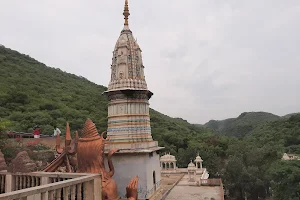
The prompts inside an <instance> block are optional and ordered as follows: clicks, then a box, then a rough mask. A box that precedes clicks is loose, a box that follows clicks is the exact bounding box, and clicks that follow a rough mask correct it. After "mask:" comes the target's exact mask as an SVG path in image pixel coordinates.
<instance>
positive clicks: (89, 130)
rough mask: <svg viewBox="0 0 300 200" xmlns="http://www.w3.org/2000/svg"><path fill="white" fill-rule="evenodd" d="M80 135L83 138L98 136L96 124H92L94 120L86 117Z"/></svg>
mask: <svg viewBox="0 0 300 200" xmlns="http://www.w3.org/2000/svg"><path fill="white" fill-rule="evenodd" d="M82 137H83V138H95V137H99V134H98V131H97V128H96V125H95V124H94V122H93V121H92V120H90V119H87V120H86V122H85V124H84V127H83V130H82Z"/></svg>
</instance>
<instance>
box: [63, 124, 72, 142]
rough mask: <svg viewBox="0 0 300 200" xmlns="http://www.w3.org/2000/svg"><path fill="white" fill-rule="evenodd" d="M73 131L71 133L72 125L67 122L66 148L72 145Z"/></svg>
mask: <svg viewBox="0 0 300 200" xmlns="http://www.w3.org/2000/svg"><path fill="white" fill-rule="evenodd" d="M71 140H72V138H71V131H70V125H69V122H67V125H66V139H65V147H67V146H69V145H70V144H71Z"/></svg>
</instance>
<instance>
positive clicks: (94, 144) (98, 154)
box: [44, 119, 138, 200]
mask: <svg viewBox="0 0 300 200" xmlns="http://www.w3.org/2000/svg"><path fill="white" fill-rule="evenodd" d="M103 135H104V133H102V134H101V136H100V135H99V134H98V131H97V129H96V126H95V124H94V123H93V122H92V121H91V120H90V119H88V120H87V121H86V122H85V125H84V128H83V130H82V137H81V138H79V137H78V133H77V132H76V138H75V142H74V143H73V145H71V134H70V128H69V125H68V124H67V129H66V141H65V148H64V149H62V148H60V136H59V135H57V140H56V142H57V143H56V151H57V152H58V153H59V154H60V155H59V156H58V157H57V158H56V159H55V160H54V161H53V162H51V163H50V164H49V166H47V167H46V168H45V169H44V171H45V172H54V171H56V170H57V169H58V168H59V167H60V166H62V165H63V164H65V166H66V171H67V172H77V173H98V174H101V175H102V197H103V199H105V200H117V199H119V197H118V193H117V184H116V182H115V180H114V179H112V176H113V175H114V166H113V163H112V160H111V158H112V155H113V154H114V153H115V152H117V151H118V149H112V150H111V151H110V152H109V154H108V157H107V160H108V166H109V171H106V169H105V165H104V156H105V155H104V147H105V142H106V141H107V139H104V138H103ZM75 154H77V159H76V158H74V157H72V156H74V155H75ZM72 168H73V170H72ZM137 184H138V177H134V178H132V179H131V181H130V182H129V183H128V185H127V187H126V194H127V199H128V200H137V196H138V193H137Z"/></svg>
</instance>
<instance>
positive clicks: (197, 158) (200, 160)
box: [195, 155, 203, 162]
mask: <svg viewBox="0 0 300 200" xmlns="http://www.w3.org/2000/svg"><path fill="white" fill-rule="evenodd" d="M195 162H203V160H202V158H201V157H200V156H199V155H198V156H197V157H196V159H195Z"/></svg>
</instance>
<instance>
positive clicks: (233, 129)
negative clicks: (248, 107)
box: [204, 112, 280, 138]
mask: <svg viewBox="0 0 300 200" xmlns="http://www.w3.org/2000/svg"><path fill="white" fill-rule="evenodd" d="M279 119H280V117H279V116H277V115H274V114H271V113H266V112H244V113H242V114H241V115H240V116H238V117H237V118H230V119H225V120H220V121H217V120H210V121H209V122H207V123H206V124H205V125H204V127H206V128H211V129H213V130H215V131H217V132H219V134H223V135H226V136H234V137H237V138H242V137H244V136H245V135H248V134H249V133H250V132H251V131H253V130H254V129H255V128H256V127H257V126H259V125H261V124H264V123H266V122H269V121H275V120H279Z"/></svg>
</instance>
